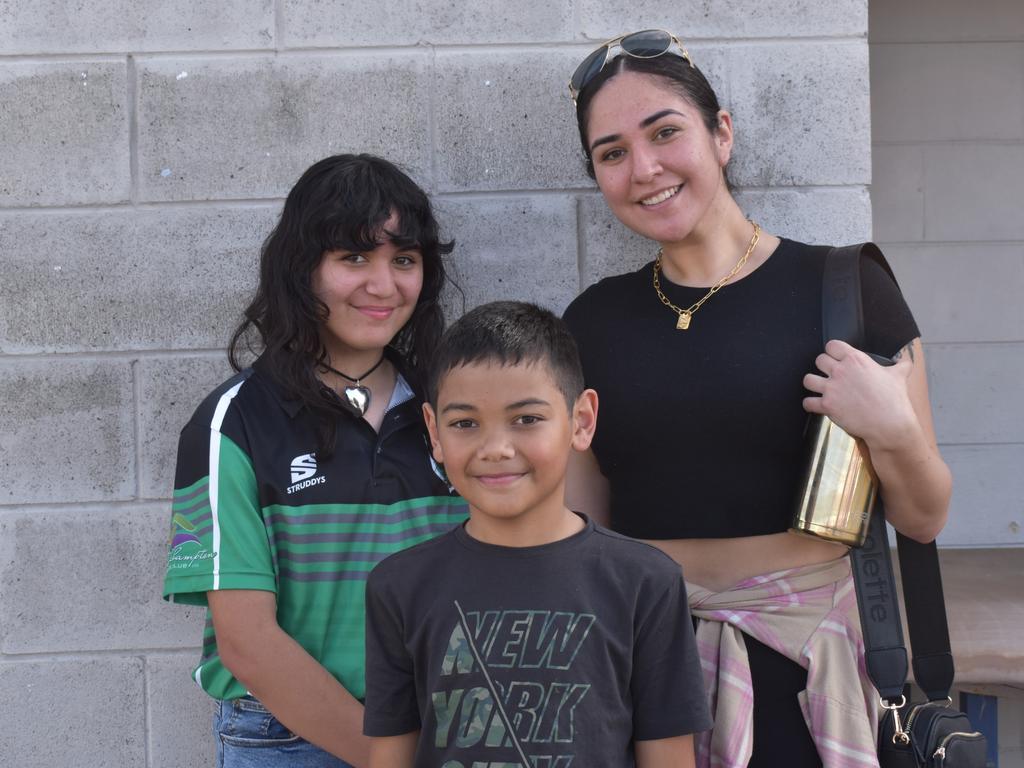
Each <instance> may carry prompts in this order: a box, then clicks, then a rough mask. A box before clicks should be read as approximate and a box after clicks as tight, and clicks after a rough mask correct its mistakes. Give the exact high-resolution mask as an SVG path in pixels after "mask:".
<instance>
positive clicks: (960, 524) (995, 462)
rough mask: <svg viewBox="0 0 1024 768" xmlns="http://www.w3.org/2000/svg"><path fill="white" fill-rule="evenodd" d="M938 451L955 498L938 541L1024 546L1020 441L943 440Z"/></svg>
mask: <svg viewBox="0 0 1024 768" xmlns="http://www.w3.org/2000/svg"><path fill="white" fill-rule="evenodd" d="M1022 438H1024V435H1018V439H1022ZM941 451H942V456H943V458H944V459H945V460H946V463H947V464H948V465H949V468H950V470H951V471H952V473H953V501H952V503H951V504H950V509H949V522H948V523H947V524H946V527H945V528H944V529H943V531H942V533H941V534H940V535H939V545H940V546H971V547H1004V546H1017V547H1021V546H1024V473H1022V472H1021V471H1020V468H1021V467H1024V444H1022V443H1017V444H1015V445H945V446H941ZM1007 576H1008V577H1009V576H1010V574H1007ZM1017 577H1018V578H1019V577H1020V574H1019V573H1018V574H1017Z"/></svg>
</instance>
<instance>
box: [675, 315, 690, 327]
mask: <svg viewBox="0 0 1024 768" xmlns="http://www.w3.org/2000/svg"><path fill="white" fill-rule="evenodd" d="M690 317H691V315H690V313H689V312H680V313H679V319H678V320H677V321H676V330H677V331H685V330H686V329H687V328H689V327H690Z"/></svg>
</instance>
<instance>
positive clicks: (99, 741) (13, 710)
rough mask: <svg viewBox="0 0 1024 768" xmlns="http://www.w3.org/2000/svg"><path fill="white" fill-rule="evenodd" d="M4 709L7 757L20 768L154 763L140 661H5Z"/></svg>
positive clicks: (1, 748)
mask: <svg viewBox="0 0 1024 768" xmlns="http://www.w3.org/2000/svg"><path fill="white" fill-rule="evenodd" d="M100 710H102V716H99V715H98V714H96V713H97V712H98V711H100ZM0 712H2V717H3V723H4V727H3V728H0V756H3V758H4V764H5V765H9V766H12V768H13V766H17V768H55V766H81V768H114V766H118V767H120V766H144V765H145V764H146V732H145V727H146V710H145V699H144V696H143V672H142V660H141V659H139V658H134V657H128V656H107V657H103V658H89V657H84V658H77V659H60V660H56V659H55V660H47V661H32V662H16V661H6V660H3V661H0Z"/></svg>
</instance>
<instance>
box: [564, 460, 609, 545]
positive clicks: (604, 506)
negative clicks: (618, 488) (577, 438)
mask: <svg viewBox="0 0 1024 768" xmlns="http://www.w3.org/2000/svg"><path fill="white" fill-rule="evenodd" d="M610 500H611V493H610V491H609V487H608V479H607V478H606V477H605V476H604V475H602V474H601V467H600V466H598V463H597V457H596V456H594V452H593V450H589V449H588V450H586V451H582V452H581V451H573V452H572V453H571V454H570V455H569V468H568V470H567V472H566V478H565V505H566V506H567V507H568V508H569V509H572V510H575V511H577V512H582V513H583V514H585V515H587V517H589V518H590V519H592V520H593V521H594V522H595V523H597V524H598V525H603V526H606V527H607V525H608V523H609V520H610V514H609V513H610V509H611V502H610Z"/></svg>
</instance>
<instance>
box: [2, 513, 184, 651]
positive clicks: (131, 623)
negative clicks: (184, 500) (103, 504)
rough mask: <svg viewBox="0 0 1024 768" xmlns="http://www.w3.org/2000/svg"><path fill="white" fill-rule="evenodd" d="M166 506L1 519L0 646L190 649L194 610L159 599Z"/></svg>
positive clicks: (17, 648)
mask: <svg viewBox="0 0 1024 768" xmlns="http://www.w3.org/2000/svg"><path fill="white" fill-rule="evenodd" d="M169 530H170V507H169V505H164V504H150V505H139V506H132V507H118V508H115V509H76V510H73V511H69V510H46V509H42V510H40V509H31V510H26V509H21V510H18V509H15V510H11V511H9V512H5V514H4V515H3V516H2V517H0V532H2V533H3V536H4V538H5V539H8V538H9V539H10V540H11V543H10V544H8V545H7V547H6V549H7V550H8V551H7V553H6V554H7V556H6V557H4V558H3V559H0V586H2V591H3V595H4V599H3V601H0V649H2V651H3V653H5V654H17V653H54V652H59V653H74V652H77V651H102V650H117V649H120V648H175V647H178V648H188V647H193V646H196V645H198V644H199V642H200V640H201V636H202V618H203V611H202V610H201V609H199V608H186V607H185V606H178V605H170V604H167V603H165V602H164V601H163V600H161V599H160V593H161V590H162V587H163V566H164V563H166V558H167V544H168V531H169Z"/></svg>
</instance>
